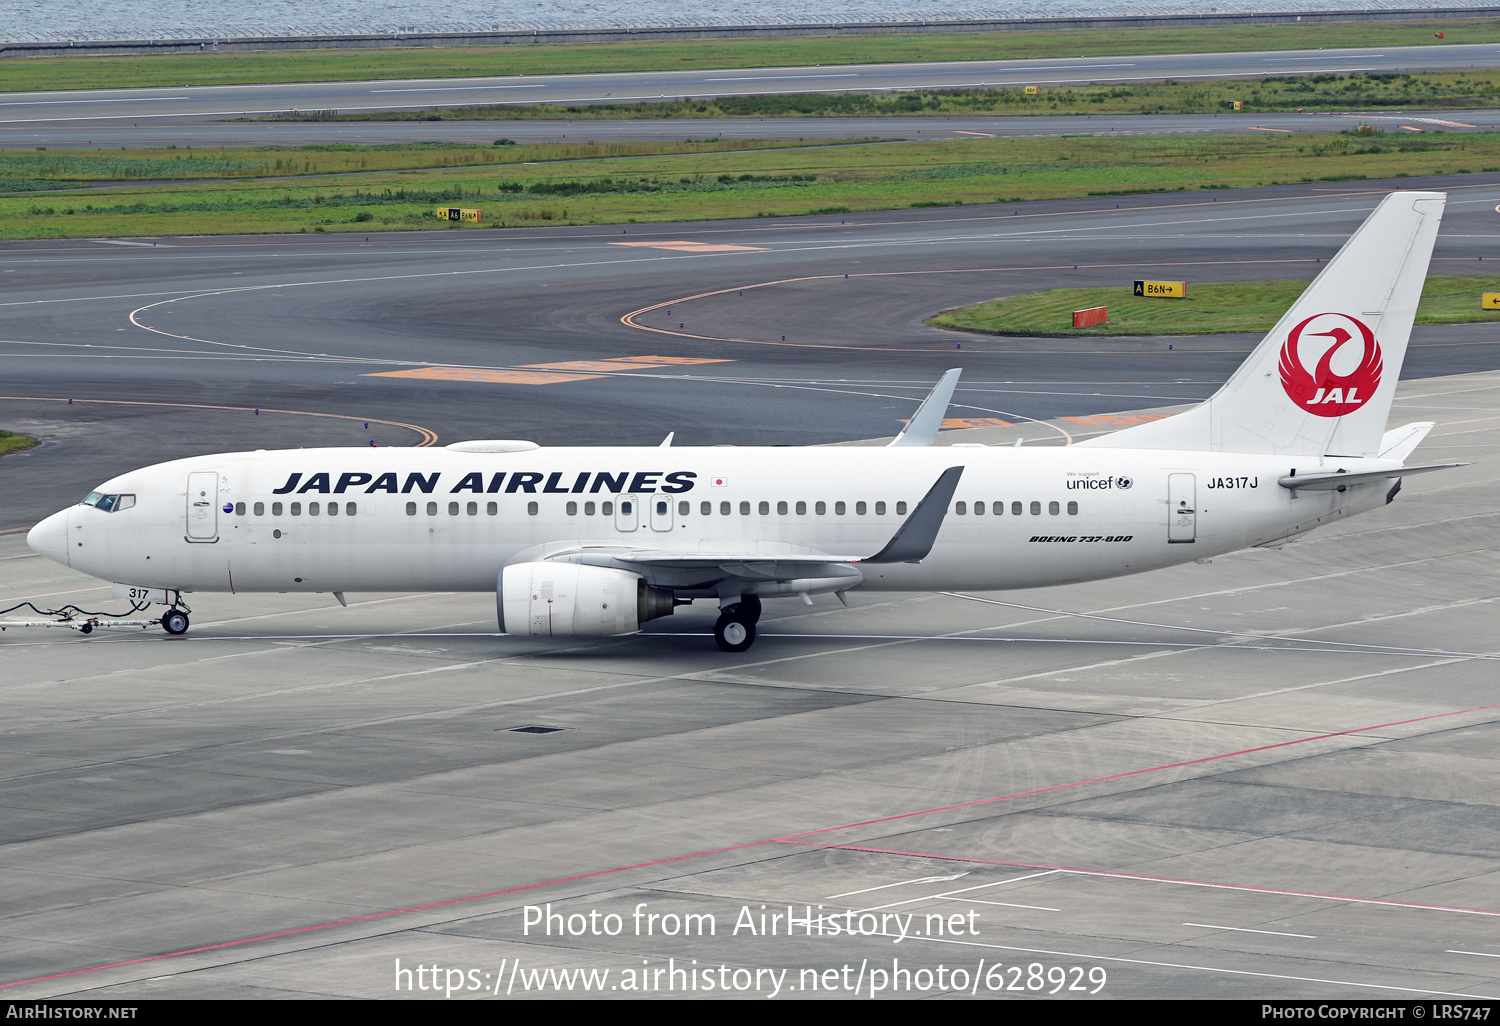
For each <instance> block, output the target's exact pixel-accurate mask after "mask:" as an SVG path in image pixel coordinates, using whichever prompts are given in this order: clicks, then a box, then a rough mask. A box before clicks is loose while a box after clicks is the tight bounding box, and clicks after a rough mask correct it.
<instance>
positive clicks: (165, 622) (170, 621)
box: [161, 606, 188, 634]
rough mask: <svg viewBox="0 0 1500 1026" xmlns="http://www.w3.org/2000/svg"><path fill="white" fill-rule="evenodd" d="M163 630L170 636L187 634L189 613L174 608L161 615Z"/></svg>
mask: <svg viewBox="0 0 1500 1026" xmlns="http://www.w3.org/2000/svg"><path fill="white" fill-rule="evenodd" d="M161 629H162V630H164V631H166V632H167V633H168V634H186V633H187V629H188V615H187V611H186V610H183V609H178V608H177V607H176V606H173V607H172V608H171V609H168V610H167V611H166V612H165V613H163V614H162V615H161Z"/></svg>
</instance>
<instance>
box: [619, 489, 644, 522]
mask: <svg viewBox="0 0 1500 1026" xmlns="http://www.w3.org/2000/svg"><path fill="white" fill-rule="evenodd" d="M640 522H641V497H640V496H639V495H622V496H620V499H619V501H618V502H616V503H615V530H616V531H634V530H635V529H636V527H638V526H639V525H640Z"/></svg>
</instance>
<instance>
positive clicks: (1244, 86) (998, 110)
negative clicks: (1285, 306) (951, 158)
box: [246, 71, 1500, 127]
mask: <svg viewBox="0 0 1500 1026" xmlns="http://www.w3.org/2000/svg"><path fill="white" fill-rule="evenodd" d="M1236 100H1237V101H1239V102H1240V103H1242V104H1243V105H1244V110H1245V111H1246V112H1247V113H1254V112H1256V111H1262V112H1267V111H1296V110H1311V111H1373V110H1380V111H1394V110H1400V109H1403V108H1408V109H1422V110H1431V109H1449V110H1462V109H1464V108H1466V107H1468V108H1481V107H1494V106H1496V105H1500V71H1455V72H1427V73H1420V74H1405V73H1402V74H1396V73H1383V72H1381V73H1372V74H1353V75H1333V74H1326V75H1309V76H1303V77H1298V78H1292V77H1276V78H1262V79H1241V80H1234V79H1226V80H1223V81H1211V82H1205V81H1195V82H1170V81H1169V82H1143V83H1135V84H1131V85H1098V86H1070V87H1059V88H1052V87H1042V88H1041V90H1040V91H1039V92H1038V93H1037V95H1035V96H1027V95H1025V93H1024V92H1023V91H1022V89H1021V88H1020V87H1016V88H1007V89H954V90H938V91H915V92H903V93H880V94H870V93H847V94H842V95H840V94H824V93H801V94H794V95H787V96H734V97H723V98H721V99H717V100H713V99H702V100H670V101H652V102H646V101H642V102H640V103H629V104H588V105H582V106H571V107H557V106H549V105H545V104H535V105H527V104H510V105H495V106H486V107H461V108H452V109H446V110H436V109H429V110H415V111H360V112H357V113H351V114H344V113H341V112H338V111H311V112H298V113H295V114H292V113H288V114H278V115H275V116H273V117H271V118H269V119H267V120H272V121H477V120H492V119H493V120H517V119H520V120H560V119H564V118H579V117H586V118H600V119H605V120H611V119H631V118H637V119H641V118H650V119H664V118H667V119H669V118H681V119H689V120H690V119H694V118H735V117H746V118H754V117H761V118H770V117H778V118H788V117H790V118H795V117H882V116H898V115H899V116H902V117H911V116H913V115H917V116H921V115H928V116H933V117H940V116H952V115H996V114H1006V115H1016V114H1083V115H1088V114H1210V113H1219V112H1223V111H1227V110H1229V109H1230V107H1229V104H1230V102H1231V101H1236ZM246 120H250V119H246ZM1414 127H1415V126H1414Z"/></svg>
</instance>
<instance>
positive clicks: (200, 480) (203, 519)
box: [187, 470, 219, 542]
mask: <svg viewBox="0 0 1500 1026" xmlns="http://www.w3.org/2000/svg"><path fill="white" fill-rule="evenodd" d="M187 540H188V541H190V542H212V541H218V540H219V472H218V471H217V470H209V471H199V472H196V473H192V474H189V475H188V479H187Z"/></svg>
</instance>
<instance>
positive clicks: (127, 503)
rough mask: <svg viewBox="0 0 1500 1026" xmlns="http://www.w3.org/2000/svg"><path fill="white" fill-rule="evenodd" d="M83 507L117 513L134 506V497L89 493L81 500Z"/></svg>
mask: <svg viewBox="0 0 1500 1026" xmlns="http://www.w3.org/2000/svg"><path fill="white" fill-rule="evenodd" d="M83 504H84V505H85V506H93V507H94V508H95V509H97V510H101V511H103V512H105V513H118V512H120V510H122V509H129V508H130V507H132V506H134V505H135V496H134V495H106V494H104V493H103V492H89V493H88V495H86V496H85V497H84V499H83Z"/></svg>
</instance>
